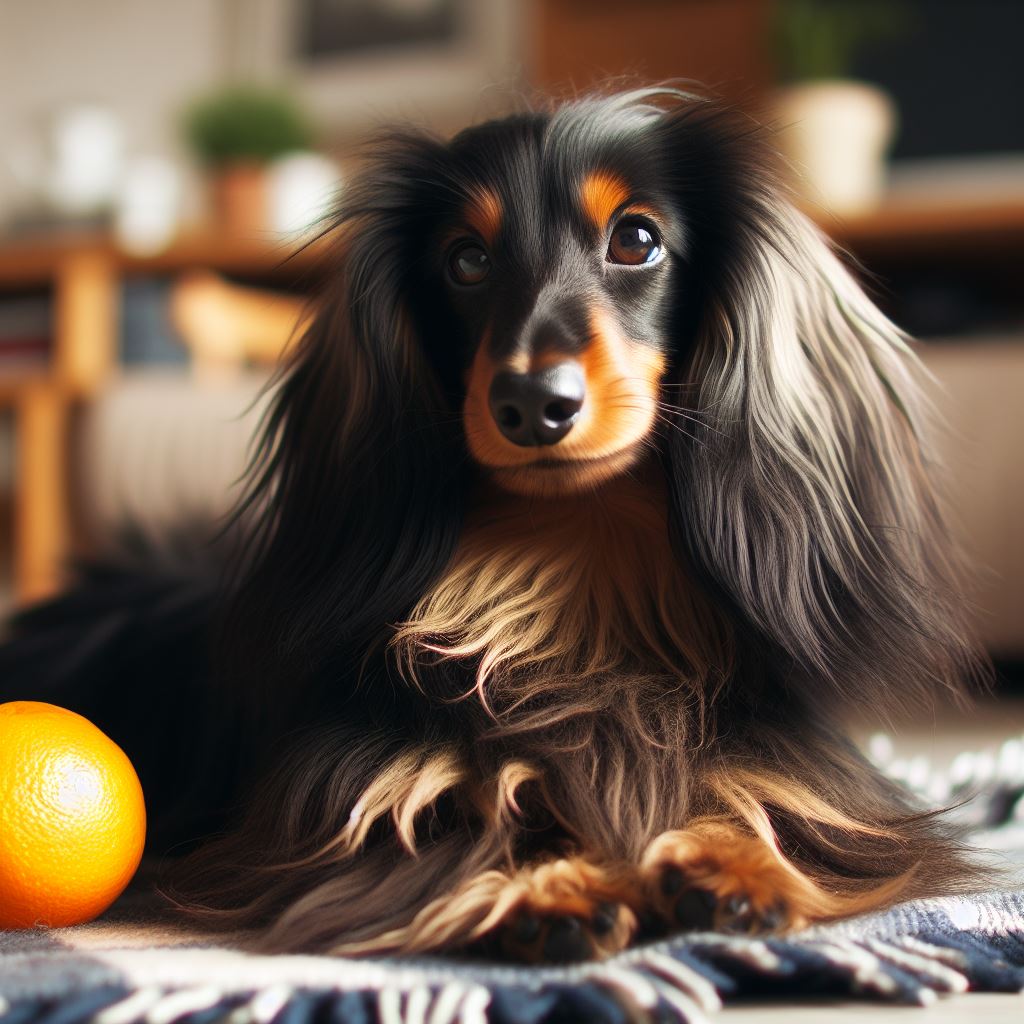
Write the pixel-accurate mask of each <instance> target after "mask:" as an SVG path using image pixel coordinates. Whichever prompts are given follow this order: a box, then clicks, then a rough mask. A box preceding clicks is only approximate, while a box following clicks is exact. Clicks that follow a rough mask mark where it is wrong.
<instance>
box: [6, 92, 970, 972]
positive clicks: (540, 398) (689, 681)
mask: <svg viewBox="0 0 1024 1024" xmlns="http://www.w3.org/2000/svg"><path fill="white" fill-rule="evenodd" d="M767 154H768V151H767V150H766V149H765V143H764V142H763V141H760V140H759V139H758V138H757V134H756V133H755V132H754V131H753V130H752V129H751V127H750V125H749V124H748V123H747V122H746V121H743V120H738V119H736V118H735V117H733V116H731V115H729V114H727V113H725V112H723V111H721V110H720V109H718V108H717V107H716V106H715V105H714V104H711V103H708V102H705V101H702V100H699V99H696V98H693V97H690V96H688V95H685V94H682V93H677V92H673V91H671V90H660V91H643V92H634V93H631V94H628V95H623V96H618V97H612V98H599V99H588V100H583V101H580V102H576V103H573V104H570V105H567V106H563V107H561V108H558V109H556V110H554V111H553V112H549V113H530V114H524V115H520V116H515V117H511V118H508V119H505V120H501V121H497V122H492V123H488V124H484V125H481V126H479V127H476V128H471V129H468V130H467V131H465V132H463V133H462V134H460V135H458V136H456V137H455V138H454V139H453V140H451V141H450V142H442V141H437V140H435V139H433V138H429V137H425V136H421V135H413V134H410V135H397V136H394V137H390V138H389V139H387V140H385V141H383V142H381V143H380V144H379V149H378V151H377V153H376V157H375V159H374V161H373V163H372V166H370V167H369V168H368V169H367V171H366V173H365V175H364V177H363V179H362V181H361V183H360V184H359V185H357V186H354V187H353V188H352V189H351V190H350V191H349V192H348V193H347V195H346V197H345V200H344V204H343V209H342V210H341V212H340V214H339V216H338V218H337V224H336V225H335V228H334V233H335V237H336V261H335V263H334V265H333V266H331V267H330V268H329V270H328V275H327V276H328V281H327V286H326V289H325V291H324V293H323V295H322V297H321V302H320V306H319V307H318V312H317V315H316V317H315V319H314V320H313V322H312V325H311V326H310V327H309V329H308V331H307V333H306V335H305V337H304V339H303V340H302V342H301V343H300V344H299V345H298V346H297V349H296V352H295V354H294V357H293V359H292V362H291V364H290V366H289V368H288V369H287V372H286V374H285V376H284V377H283V380H282V381H281V383H280V386H279V390H278V391H277V395H276V401H275V404H274V406H273V411H272V413H271V415H270V416H269V419H268V422H267V425H266V431H265V434H264V436H263V441H262V447H261V448H260V452H259V455H258V457H257V459H256V462H255V465H254V467H253V470H252V477H251V488H250V491H249V496H248V499H247V502H246V503H245V506H244V508H243V510H242V511H241V513H240V516H239V529H240V530H241V531H242V534H243V536H242V541H241V546H240V549H239V550H238V551H237V552H236V556H235V558H234V560H233V566H234V569H233V571H232V572H231V573H230V574H229V576H228V579H227V580H226V581H225V582H223V583H222V584H218V585H216V586H213V587H211V588H210V589H209V590H206V589H203V588H199V589H198V590H197V589H196V588H197V585H196V584H194V583H188V582H185V581H177V582H176V581H175V580H173V579H168V578H155V577H149V578H148V579H147V580H146V581H142V579H141V578H140V577H138V576H128V575H125V574H124V573H114V572H107V573H105V574H104V573H100V574H99V575H98V576H97V577H95V578H94V579H93V580H92V582H91V583H88V584H87V585H86V587H85V589H84V590H82V591H79V592H78V593H76V594H72V595H70V596H69V597H67V598H65V599H64V600H63V601H61V602H58V603H57V604H56V605H53V606H50V607H49V608H46V609H42V610H40V611H38V612H36V613H34V614H31V615H29V616H27V617H26V618H25V619H24V621H23V622H22V624H21V626H20V639H16V641H15V643H14V644H13V646H12V647H10V648H8V650H7V652H6V655H5V658H6V659H7V664H8V666H9V668H8V670H7V674H6V675H5V677H4V689H5V691H6V692H7V693H8V694H9V695H10V696H18V697H23V698H24V697H40V696H42V697H43V698H44V699H45V695H46V694H50V695H53V696H56V697H60V698H62V700H63V702H64V703H71V704H72V706H76V707H77V708H78V709H80V710H84V711H85V712H86V713H91V714H92V715H93V717H95V718H97V720H98V721H99V724H101V725H104V726H106V727H107V728H108V729H110V730H111V731H112V732H114V734H115V738H118V739H120V740H121V742H122V743H124V745H125V746H126V747H127V748H128V750H129V752H130V753H131V754H132V756H133V757H135V759H136V760H137V761H138V762H140V765H141V768H142V770H143V775H144V779H145V778H146V777H147V773H148V775H149V777H151V778H152V782H151V783H148V785H149V788H150V794H151V800H152V801H153V802H155V803H156V804H157V805H158V806H157V807H156V808H155V817H156V820H157V822H158V824H159V823H161V822H166V821H171V820H176V819H174V818H173V816H172V815H173V809H168V810H166V811H162V810H161V802H162V801H167V802H169V801H170V797H171V796H172V795H173V794H175V793H178V794H180V793H182V792H185V793H186V799H185V800H184V803H185V804H187V805H188V807H187V809H189V810H191V811H196V810H197V809H202V808H203V807H207V806H209V807H212V808H214V809H216V808H218V807H220V806H221V805H224V804H225V803H228V802H231V801H233V800H239V801H242V802H244V804H245V808H244V810H243V811H242V813H241V814H240V816H239V817H238V819H237V820H235V821H234V822H233V823H232V824H231V825H230V827H228V828H227V830H226V831H222V832H221V834H220V835H219V837H218V838H215V839H213V840H211V841H208V842H206V843H204V844H203V845H202V846H201V847H200V848H199V850H198V851H197V852H195V853H194V854H193V855H192V856H190V857H189V858H188V859H187V860H186V861H185V863H184V865H183V867H182V871H181V873H180V876H179V877H178V879H177V881H176V882H175V883H174V892H175V894H176V897H177V898H178V899H179V900H180V901H181V903H182V904H183V905H184V906H186V907H187V908H188V909H189V910H190V912H191V913H193V914H196V915H199V916H201V917H203V918H205V919H208V920H212V921H217V922H222V923H225V924H228V925H231V926H237V925H247V926H252V925H257V926H259V927H261V928H263V929H264V932H263V934H264V945H265V946H266V947H267V948H273V949H311V950H331V951H337V952H343V953H359V952H365V953H369V952H374V953H379V952H384V951H397V952H402V953H408V952H414V951H428V950H450V949H465V948H469V947H474V946H482V947H483V948H486V949H489V950H500V951H502V952H504V954H506V955H509V956H515V957H518V958H523V959H528V960H539V959H553V960H566V959H579V958H585V957H590V956H602V955H605V954H608V953H611V952H614V951H616V950H619V949H621V948H623V947H624V946H626V945H627V944H628V943H629V942H630V941H632V940H633V939H634V937H635V936H636V935H637V934H638V931H639V930H640V929H641V926H642V928H643V929H644V930H646V931H655V932H659V931H660V932H670V931H674V930H679V929H682V928H694V927H716V928H728V929H734V930H736V929H738V930H742V931H749V932H754V931H760V930H774V929H783V928H787V927H793V926H798V925H801V924H803V923H805V922H810V921H816V920H824V919H829V918H835V917H839V916H842V915H845V914H849V913H852V912H855V911H859V910H863V909H866V908H872V907H878V906H883V905H886V904H889V903H892V902H893V901H896V900H899V899H903V898H907V897H912V896H922V895H931V894H938V893H945V892H949V891H953V890H957V889H962V888H964V887H966V886H970V885H971V884H972V879H973V875H972V870H971V869H970V868H969V867H968V866H967V865H966V863H965V861H964V860H963V858H962V856H961V853H960V851H959V848H958V846H957V844H956V842H955V841H954V839H953V838H951V837H950V835H949V834H947V833H946V832H945V831H944V827H943V825H942V824H941V822H940V821H938V820H936V819H934V818H933V817H930V816H927V815H922V814H920V813H918V812H917V811H916V810H914V809H913V808H912V807H910V806H909V805H908V803H907V801H906V800H905V798H904V796H903V795H902V794H901V793H900V792H899V791H898V790H897V789H896V788H895V787H894V786H893V785H892V784H890V783H889V782H887V781H886V780H885V779H883V778H882V777H881V776H880V775H879V774H878V773H877V772H876V771H874V770H873V769H872V768H871V767H870V766H869V765H868V764H867V763H866V762H865V761H864V760H863V759H862V758H861V757H860V756H859V754H858V753H857V752H856V751H855V750H854V749H853V747H852V746H851V745H850V743H849V742H848V741H847V740H846V739H845V737H844V736H843V734H842V731H841V729H840V727H839V725H838V724H837V722H838V721H839V720H841V717H842V714H843V713H844V712H845V711H846V710H847V709H849V707H850V706H851V705H862V706H868V707H870V708H874V709H879V710H884V709H892V708H893V707H894V706H896V705H904V706H906V705H909V706H912V707H916V706H917V705H919V704H922V703H923V702H925V701H926V700H927V699H928V697H929V696H930V695H931V694H932V692H933V691H935V690H936V688H945V689H949V690H952V691H958V690H959V689H960V687H961V685H962V683H963V682H964V681H965V680H966V679H968V678H969V677H971V676H972V675H974V674H977V672H978V667H977V666H978V660H977V658H976V655H975V651H974V648H973V644H972V641H971V639H970V636H969V631H968V629H967V627H966V625H965V613H964V608H963V602H962V599H961V595H960V586H959V583H958V582H957V580H958V575H957V567H956V564H955V562H956V559H955V556H954V554H953V553H952V548H951V544H950V541H949V538H948V536H947V533H946V531H945V529H944V527H943V524H942V518H941V514H940V510H939V507H938V505H937V503H936V499H935V497H934V496H933V491H932V487H931V484H930V482H929V476H930V473H931V468H932V467H931V465H930V456H929V450H928V447H927V437H926V435H927V424H926V423H925V421H924V416H923V414H922V408H921V407H922V401H921V398H920V395H919V389H918V385H917V383H916V382H915V378H916V375H917V366H916V364H915V360H914V358H913V356H912V355H911V353H910V352H909V350H908V347H907V345H906V343H905V340H904V338H903V337H902V336H901V334H900V332H899V331H898V330H897V329H896V328H894V327H893V325H892V324H891V323H889V322H888V321H887V320H886V318H885V317H884V316H883V315H882V314H881V313H879V312H878V310H877V309H876V308H875V307H874V306H873V305H872V304H871V302H870V301H869V300H868V299H867V298H866V297H865V296H864V294H863V293H862V291H861V290H860V288H859V287H858V286H857V285H856V284H855V283H854V281H853V280H852V278H851V277H850V276H849V274H848V273H847V272H846V271H845V270H844V269H843V267H842V266H841V264H840V262H839V261H838V260H837V258H836V257H835V255H833V253H832V252H831V251H830V249H829V247H828V245H827V244H826V243H825V242H824V241H823V240H822V238H821V237H820V236H819V234H818V233H817V232H816V230H815V229H814V228H813V227H812V226H811V224H810V223H809V222H808V221H807V220H806V219H805V218H804V217H803V216H802V215H800V214H799V213H797V212H796V211H795V210H794V209H793V208H792V207H791V206H790V205H789V204H788V202H787V201H786V198H785V197H784V195H783V193H782V191H781V190H780V188H779V186H778V184H777V183H776V181H775V179H774V178H773V176H772V174H771V171H770V170H769V166H770V163H771V161H770V159H768V155H767ZM210 665H212V666H214V667H213V669H212V671H211V669H210V667H209V666H210ZM111 694H115V695H116V696H110V695H111ZM76 695H80V696H76ZM126 695H131V696H126ZM76 701H77V703H76ZM127 706H131V707H132V708H135V709H136V711H135V712H134V715H133V716H131V715H129V712H128V711H126V710H125V708H126V707H127ZM182 709H184V713H182ZM128 717H131V721H130V722H129V721H128V720H127V718H128ZM142 720H144V721H142ZM140 722H141V724H140ZM140 734H141V736H140ZM193 734H195V735H193ZM210 758H213V760H210ZM186 776H191V777H193V779H194V780H195V785H194V786H193V788H192V789H191V790H188V789H187V788H186V787H185V786H184V784H183V782H182V780H183V779H184V778H185V777H186ZM181 802H182V801H179V804H180V803H181ZM204 820H205V821H206V825H205V826H204V827H213V826H212V825H211V824H210V822H211V821H212V820H213V819H211V818H206V819H204ZM186 827H187V828H190V829H191V830H192V832H193V834H196V832H197V830H198V828H199V826H198V825H196V824H189V825H187V826H186Z"/></svg>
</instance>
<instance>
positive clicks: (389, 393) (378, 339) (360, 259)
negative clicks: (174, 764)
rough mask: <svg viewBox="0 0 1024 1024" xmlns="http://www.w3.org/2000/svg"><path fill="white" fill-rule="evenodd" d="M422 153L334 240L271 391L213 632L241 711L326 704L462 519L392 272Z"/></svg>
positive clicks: (392, 169) (441, 402)
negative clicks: (239, 542)
mask: <svg viewBox="0 0 1024 1024" xmlns="http://www.w3.org/2000/svg"><path fill="white" fill-rule="evenodd" d="M429 146H430V143H429V141H428V140H420V139H411V138H410V139H397V140H395V141H393V142H392V143H391V144H390V145H388V146H387V148H386V149H385V150H384V151H383V152H382V155H381V156H380V158H379V164H377V165H376V167H375V168H372V169H371V170H370V171H369V172H368V173H367V174H366V175H365V176H364V179H363V184H362V186H361V187H357V190H356V191H355V192H353V193H352V195H351V197H350V198H348V197H347V198H346V201H345V203H344V208H343V210H342V212H341V213H340V215H339V216H338V222H337V224H336V226H335V228H334V232H335V234H336V236H337V249H336V254H335V258H334V260H333V263H329V264H328V268H329V269H328V273H327V274H326V275H325V276H326V288H325V293H324V295H323V296H322V297H321V301H320V306H319V312H318V313H317V315H316V317H315V319H314V320H313V321H312V324H311V326H310V327H309V328H308V330H307V332H306V334H305V336H304V337H303V338H302V340H301V342H300V343H299V345H298V346H297V349H296V352H295V355H294V357H293V359H292V361H291V364H290V366H289V367H288V369H287V371H286V373H285V375H284V377H283V379H282V380H281V382H280V385H279V388H278V391H277V395H276V399H275V402H274V404H273V406H272V409H271V411H270V413H269V416H268V418H267V422H266V424H265V430H264V433H263V437H262V443H261V445H260V447H259V449H258V451H257V453H256V458H255V461H254V466H253V469H252V477H251V485H250V488H249V491H248V494H247V497H246V499H245V505H244V507H245V509H246V510H247V511H248V512H249V513H251V514H253V515H254V517H255V528H254V529H252V532H251V537H252V540H251V543H250V546H249V548H248V549H247V550H246V551H245V552H244V554H243V560H242V562H241V563H240V578H239V580H238V584H237V589H236V592H235V595H234V599H233V603H232V607H231V609H230V612H229V614H228V616H227V621H226V624H225V630H226V634H227V637H226V647H227V650H228V652H229V653H228V658H229V664H228V665H227V666H225V672H226V674H227V676H228V678H229V679H231V680H233V681H234V682H235V683H236V684H237V686H238V687H240V688H241V689H243V690H244V691H245V694H246V698H247V701H248V703H249V706H250V707H252V708H253V709H254V710H255V709H258V708H259V707H261V706H263V705H264V704H266V707H267V708H268V710H269V706H270V702H269V701H267V700H266V698H267V694H268V692H271V689H270V688H271V687H272V688H273V689H272V692H273V695H274V696H273V714H274V716H275V717H278V716H282V715H283V714H286V713H285V712H284V711H283V709H282V708H281V706H280V701H281V699H282V698H283V697H284V695H287V694H290V695H291V696H292V699H293V701H294V702H295V703H302V704H303V705H304V706H305V707H307V708H309V707H310V705H311V704H312V703H313V702H312V701H311V698H313V697H314V696H315V689H316V685H322V686H325V687H326V686H329V687H330V688H331V690H332V697H333V699H334V700H335V701H337V700H338V699H341V698H342V697H343V696H344V687H345V682H346V680H347V681H348V682H351V681H352V680H353V679H354V678H355V677H356V676H357V674H358V673H359V671H360V669H361V666H362V664H363V662H364V660H365V657H366V653H367V650H368V649H370V648H371V647H372V646H373V645H374V643H375V642H377V641H378V640H380V639H382V637H381V631H382V630H383V629H386V628H387V625H388V624H389V623H392V622H397V621H399V620H401V619H403V618H404V617H405V616H406V615H407V613H408V611H409V609H410V608H411V607H412V605H413V604H415V602H416V600H418V598H419V597H420V596H421V595H422V593H423V592H424V591H425V589H426V588H427V586H428V584H429V583H430V581H431V580H432V579H433V578H434V577H435V576H436V575H437V574H438V573H439V571H440V570H441V569H442V568H443V567H444V565H445V564H446V563H447V561H448V559H449V557H450V555H451V552H452V551H453V549H454V545H455V542H456V539H457V536H458V533H459V529H460V525H461V515H462V492H463V487H462V483H461V475H462V473H463V467H464V466H465V461H466V460H465V455H464V452H463V449H462V447H461V441H460V435H459V433H458V430H457V418H456V417H455V416H454V415H453V414H452V411H451V410H450V409H449V408H448V406H447V403H446V400H445V397H444V394H443V393H442V388H441V386H440V385H439V383H438V380H437V378H436V377H435V374H434V372H433V370H432V368H431V367H430V366H428V365H427V362H426V358H425V356H424V354H423V353H424V349H425V346H424V345H423V344H422V343H421V342H422V339H421V338H418V337H416V336H414V327H413V325H412V323H411V321H410V315H411V314H410V312H409V310H408V309H406V308H405V306H404V305H403V301H402V296H403V295H405V294H407V293H408V287H407V285H408V282H407V280H406V278H405V274H406V270H405V268H406V267H407V266H408V265H409V263H410V262H411V259H410V255H409V254H410V251H415V250H412V249H411V247H412V246H413V245H414V244H415V243H414V241H413V240H412V239H410V238H409V237H408V234H407V233H408V231H409V226H410V225H411V224H413V225H414V224H416V223H417V219H416V217H415V215H414V213H410V211H409V210H408V209H407V207H408V205H409V204H410V203H411V202H413V199H412V197H411V195H410V192H411V191H412V189H413V188H414V186H415V182H416V181H417V180H418V179H417V176H416V174H415V173H411V172H410V173H407V172H406V169H405V164H406V163H409V162H410V161H414V160H415V157H416V151H417V149H427V148H429Z"/></svg>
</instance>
